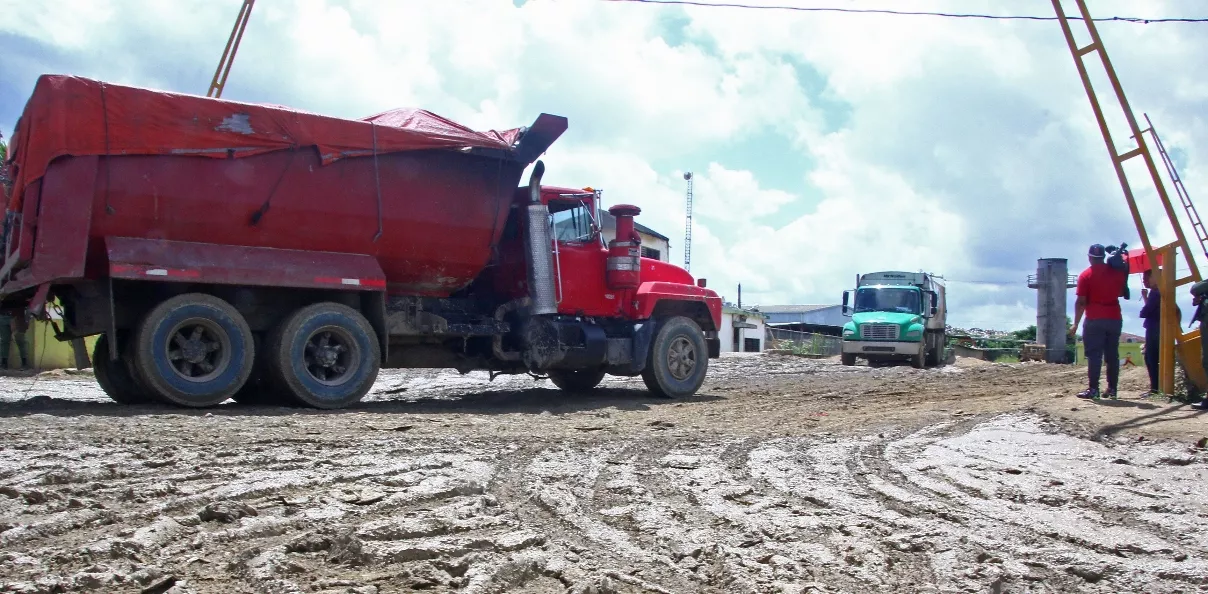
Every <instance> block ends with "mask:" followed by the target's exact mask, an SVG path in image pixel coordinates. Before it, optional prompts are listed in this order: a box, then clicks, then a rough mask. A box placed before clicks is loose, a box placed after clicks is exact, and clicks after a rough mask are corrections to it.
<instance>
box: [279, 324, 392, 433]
mask: <svg viewBox="0 0 1208 594" xmlns="http://www.w3.org/2000/svg"><path fill="white" fill-rule="evenodd" d="M312 340H313V341H314V342H313V344H312ZM308 344H309V345H310V346H311V349H310V354H308V349H307V346H308ZM336 347H340V348H336ZM267 356H268V357H269V362H270V369H271V373H272V379H273V381H275V382H276V383H277V385H278V386H280V388H281V390H282V391H283V392H284V393H286V394H288V395H289V396H290V397H292V398H293V399H294V400H295V401H297V403H299V404H302V405H304V406H310V407H313V408H321V409H337V408H344V407H346V406H349V405H351V404H354V403H356V402H358V401H360V399H361V398H364V397H365V394H367V393H368V392H369V390H370V388H372V387H373V382H374V381H376V380H377V375H378V370H379V369H380V367H381V360H382V351H381V347H380V346H378V338H377V335H376V333H375V332H374V331H373V326H370V325H369V321H368V320H366V319H365V316H363V315H361V313H360V312H358V311H357V310H355V309H352V308H351V307H348V306H346V305H340V304H338V303H330V302H325V303H316V304H314V305H309V306H307V307H304V308H302V309H299V310H298V311H296V312H294V313H293V314H291V315H290V316H289V317H288V318H286V319H285V320H284V321H283V322H282V323H281V324H280V325H279V326H278V327H277V328H276V329H274V331H273V333H272V334H271V335H270V337H269V344H268V353H267ZM331 374H334V377H333V376H332V375H331ZM320 376H323V377H320Z"/></svg>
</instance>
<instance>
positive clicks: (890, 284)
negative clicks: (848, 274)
mask: <svg viewBox="0 0 1208 594" xmlns="http://www.w3.org/2000/svg"><path fill="white" fill-rule="evenodd" d="M853 293H854V300H853V299H852V297H853V295H852V294H853ZM945 313H946V312H945V311H944V293H943V286H942V285H940V284H939V283H938V282H936V280H935V279H934V277H932V276H931V275H928V274H925V273H895V272H882V273H870V274H865V275H863V276H861V277H858V278H857V288H856V289H855V290H854V291H850V290H849V291H845V292H844V293H843V314H844V315H845V316H850V317H851V318H852V319H851V321H850V322H847V323H846V324H845V325H844V326H843V353H842V362H843V364H844V365H854V364H855V362H856V359H857V358H863V359H866V360H868V361H869V362H881V361H892V360H903V359H905V360H909V361H910V363H911V364H912V365H913V366H914V367H916V368H922V367H925V366H927V365H936V364H938V363H939V361H940V359H941V358H942V354H943V350H944V314H945Z"/></svg>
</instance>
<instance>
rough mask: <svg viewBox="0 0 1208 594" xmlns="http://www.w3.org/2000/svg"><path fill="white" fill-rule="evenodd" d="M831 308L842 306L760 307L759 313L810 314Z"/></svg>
mask: <svg viewBox="0 0 1208 594" xmlns="http://www.w3.org/2000/svg"><path fill="white" fill-rule="evenodd" d="M831 307H840V305H839V304H838V303H834V304H829V303H828V304H821V305H760V306H759V311H761V312H763V313H809V312H811V311H818V310H820V309H828V308H831Z"/></svg>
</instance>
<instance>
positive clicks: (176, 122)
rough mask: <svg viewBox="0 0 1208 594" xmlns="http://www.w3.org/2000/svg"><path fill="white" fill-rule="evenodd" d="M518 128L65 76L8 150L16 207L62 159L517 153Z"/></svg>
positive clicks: (49, 83)
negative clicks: (355, 115)
mask: <svg viewBox="0 0 1208 594" xmlns="http://www.w3.org/2000/svg"><path fill="white" fill-rule="evenodd" d="M519 137H520V129H518V128H517V129H513V130H507V131H504V132H495V131H491V132H475V131H473V130H470V129H469V128H466V127H465V126H462V125H460V124H457V123H455V122H452V121H450V120H447V119H445V118H442V117H440V116H438V115H436V114H433V113H431V112H428V111H424V110H419V109H398V110H393V111H387V112H384V113H380V114H377V115H374V116H370V117H368V118H365V119H363V120H345V119H340V118H334V117H330V116H323V115H319V114H314V113H309V112H305V111H301V110H296V109H291V108H288V107H281V106H274V105H261V104H254V103H240V102H237V101H228V100H225V99H211V98H207V97H200V96H197V95H185V94H180V93H167V92H163V91H155V90H149V89H140V88H137V87H128V86H122V85H115V84H110V83H102V82H100V81H95V80H90V79H86V78H80V77H76V76H64V75H49V74H47V75H43V76H41V77H39V78H38V82H37V84H36V85H35V86H34V92H33V95H32V96H31V97H30V99H29V102H28V103H27V104H26V106H25V112H24V113H23V114H22V116H21V120H20V123H19V124H18V128H17V131H16V133H15V134H14V136H13V138H12V143H11V144H10V146H9V159H10V162H13V163H15V165H16V172H15V173H16V177H15V180H14V184H13V193H12V196H11V198H10V204H9V209H10V210H19V209H20V208H21V200H22V195H23V192H24V189H25V187H26V186H28V185H29V184H30V183H33V182H34V181H36V180H38V179H40V178H41V177H42V176H43V175H44V174H45V173H46V168H47V167H49V166H50V162H51V161H52V160H54V159H55V158H58V157H61V156H64V155H77V156H80V155H195V156H204V157H214V158H220V159H222V158H230V157H234V158H239V157H248V156H251V155H257V154H261V153H267V152H270V151H277V150H283V149H288V148H292V147H299V146H314V147H315V148H316V149H318V151H319V155H320V157H321V158H322V162H323V164H329V163H331V162H333V161H336V160H338V159H340V158H343V157H351V156H360V155H367V154H373V152H374V150H376V151H377V152H378V153H388V152H398V151H412V150H421V149H441V148H445V149H460V148H465V147H479V148H489V149H504V150H507V149H510V148H511V146H512V144H513V143H514V142H515V141H516V140H517V139H518V138H519Z"/></svg>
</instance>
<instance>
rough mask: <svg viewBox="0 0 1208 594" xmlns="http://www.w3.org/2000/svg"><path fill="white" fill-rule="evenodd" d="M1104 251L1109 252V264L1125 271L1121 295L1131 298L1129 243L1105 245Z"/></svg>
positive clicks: (1107, 260)
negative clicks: (1117, 245)
mask: <svg viewBox="0 0 1208 594" xmlns="http://www.w3.org/2000/svg"><path fill="white" fill-rule="evenodd" d="M1103 251H1104V252H1106V253H1107V259H1106V262H1107V265H1108V266H1111V267H1112V268H1115V269H1116V270H1120V271H1123V272H1124V288H1122V289H1121V290H1120V296H1121V297H1123V298H1125V299H1129V298H1130V296H1131V295H1132V293H1131V292H1130V291H1129V290H1128V275H1129V273H1130V270H1129V268H1130V267H1129V265H1128V244H1127V243H1123V242H1121V243H1120V247H1116V246H1114V245H1107V246H1103Z"/></svg>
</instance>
